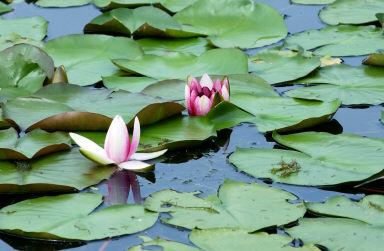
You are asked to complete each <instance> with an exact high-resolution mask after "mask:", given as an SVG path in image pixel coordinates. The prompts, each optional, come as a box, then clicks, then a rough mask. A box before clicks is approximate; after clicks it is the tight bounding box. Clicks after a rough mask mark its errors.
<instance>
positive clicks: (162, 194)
mask: <svg viewBox="0 0 384 251" xmlns="http://www.w3.org/2000/svg"><path fill="white" fill-rule="evenodd" d="M195 194H196V193H178V192H175V191H171V190H163V191H159V192H156V193H154V194H152V195H151V196H150V197H147V199H146V200H145V203H144V206H145V208H147V209H148V210H151V211H155V212H167V213H169V214H170V215H171V218H161V220H162V221H163V222H165V223H168V224H171V225H176V226H181V227H184V228H188V229H193V228H199V229H208V228H216V227H233V228H242V229H244V230H247V231H249V232H253V231H256V230H258V229H262V228H265V227H270V226H276V225H277V226H279V225H284V224H287V223H289V222H292V221H295V220H296V219H298V218H299V217H301V216H303V214H304V213H305V209H304V207H303V204H302V203H296V204H292V203H289V202H288V201H287V200H295V199H297V198H296V197H295V196H294V195H292V194H290V193H287V192H285V191H282V190H280V189H278V188H273V187H268V186H265V185H261V184H256V183H253V184H247V183H242V182H237V181H231V180H226V181H225V182H224V183H223V184H222V185H221V186H220V188H219V191H218V196H216V195H209V196H207V197H206V198H204V199H201V198H198V197H195Z"/></svg>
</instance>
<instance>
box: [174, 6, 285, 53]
mask: <svg viewBox="0 0 384 251" xmlns="http://www.w3.org/2000/svg"><path fill="white" fill-rule="evenodd" d="M174 18H175V19H176V20H177V21H178V22H179V23H180V24H181V25H182V26H183V30H184V31H189V32H194V33H203V34H205V35H207V36H208V37H207V39H208V40H209V41H210V42H211V43H212V44H213V45H215V46H217V47H221V48H233V47H239V48H244V49H245V48H254V47H262V46H264V45H268V44H272V43H275V42H278V41H279V40H281V39H283V38H284V37H285V36H286V35H287V28H286V26H285V23H284V20H283V17H282V16H281V15H280V13H278V12H277V11H276V10H275V9H273V8H272V7H270V6H269V5H267V4H264V3H261V2H253V1H249V0H225V1H215V0H199V1H197V2H195V3H194V4H193V5H191V6H189V7H187V8H185V9H183V10H181V11H180V12H178V13H177V14H176V15H175V16H174ZM266 23H268V25H267V26H266V25H265V24H266Z"/></svg>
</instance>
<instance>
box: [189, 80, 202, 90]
mask: <svg viewBox="0 0 384 251" xmlns="http://www.w3.org/2000/svg"><path fill="white" fill-rule="evenodd" d="M188 86H189V88H191V91H193V90H195V91H196V92H201V86H200V83H199V81H197V79H196V78H192V77H188Z"/></svg>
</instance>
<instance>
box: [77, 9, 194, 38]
mask: <svg viewBox="0 0 384 251" xmlns="http://www.w3.org/2000/svg"><path fill="white" fill-rule="evenodd" d="M84 31H85V32H95V33H106V34H123V35H128V36H130V35H135V36H142V37H148V36H151V37H194V36H196V35H199V34H200V33H197V32H196V33H192V32H185V31H183V30H182V27H181V25H180V24H179V23H178V22H177V21H176V20H175V19H173V17H172V16H170V15H169V14H168V13H166V12H165V11H163V10H160V9H158V8H154V7H152V6H143V7H139V8H136V9H128V8H119V9H114V10H111V11H108V12H105V13H103V14H101V15H100V16H98V17H96V18H94V19H93V20H92V21H91V22H90V23H88V24H87V25H86V26H85V27H84Z"/></svg>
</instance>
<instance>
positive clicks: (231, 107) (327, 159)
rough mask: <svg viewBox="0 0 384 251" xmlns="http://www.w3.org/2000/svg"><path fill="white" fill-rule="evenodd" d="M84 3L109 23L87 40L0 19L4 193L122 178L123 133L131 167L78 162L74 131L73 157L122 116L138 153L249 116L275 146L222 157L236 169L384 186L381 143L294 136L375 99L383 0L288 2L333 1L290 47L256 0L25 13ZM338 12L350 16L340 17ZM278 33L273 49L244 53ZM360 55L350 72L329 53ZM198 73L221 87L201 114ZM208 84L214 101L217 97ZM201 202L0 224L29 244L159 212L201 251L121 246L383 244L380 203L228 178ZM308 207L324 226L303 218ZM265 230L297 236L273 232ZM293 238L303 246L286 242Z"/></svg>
mask: <svg viewBox="0 0 384 251" xmlns="http://www.w3.org/2000/svg"><path fill="white" fill-rule="evenodd" d="M91 2H92V3H93V4H94V5H95V6H97V7H98V8H100V9H101V10H102V11H103V13H102V14H101V15H100V16H98V17H96V18H95V19H93V20H91V21H90V22H89V23H88V24H87V25H86V26H85V27H84V32H85V33H87V34H73V35H67V36H63V37H59V38H56V39H53V40H48V41H46V42H43V41H42V40H43V39H44V38H45V36H46V32H47V25H48V23H47V21H46V20H44V19H43V18H41V17H30V18H11V19H0V49H2V51H1V52H0V102H1V109H0V116H1V118H0V127H1V128H2V130H1V131H0V192H1V193H7V194H32V193H46V192H66V193H68V192H75V191H81V190H83V189H85V188H87V187H90V186H92V185H95V184H98V183H100V182H101V181H102V180H105V179H110V180H111V179H113V177H112V176H113V175H114V174H115V172H116V170H117V169H116V168H115V166H113V165H108V164H114V163H115V164H121V163H122V164H124V163H126V161H127V160H128V159H129V157H127V155H128V153H127V152H126V151H128V152H129V149H128V148H129V147H131V145H130V144H129V136H128V141H126V142H125V143H127V142H128V143H127V144H123V145H122V147H125V148H126V149H123V150H121V149H120V150H121V151H123V152H124V154H125V157H127V158H125V159H124V160H121V161H120V160H119V161H117V160H115V159H113V160H112V162H111V163H107V162H103V161H97V162H98V163H99V164H97V163H95V162H92V161H90V160H88V159H87V158H84V156H83V155H82V154H81V153H80V151H82V152H83V154H84V149H81V150H79V148H78V147H76V146H75V142H71V139H70V137H69V136H68V133H69V132H73V133H76V134H72V135H75V136H74V137H73V138H74V139H75V141H76V143H78V144H79V146H80V147H82V145H81V144H82V143H81V142H84V141H82V139H84V138H83V137H86V138H89V139H91V140H92V141H94V142H95V143H96V144H99V145H100V146H102V145H103V144H104V140H105V138H106V133H107V132H106V131H107V130H108V128H109V127H110V124H111V122H112V119H113V118H114V117H115V116H116V115H119V117H118V119H119V121H120V122H121V121H125V122H127V123H126V125H127V127H128V128H129V129H131V128H133V126H134V124H135V118H137V120H136V124H137V123H138V122H137V121H138V120H139V121H140V124H141V129H140V130H141V137H140V143H138V140H137V137H136V138H135V139H134V140H133V139H132V141H134V142H135V144H136V143H138V145H136V146H134V147H133V146H132V148H134V151H136V148H137V150H138V151H139V153H138V154H140V153H141V154H144V153H152V152H155V151H162V153H163V152H164V150H165V149H168V151H170V152H172V151H173V150H175V149H180V148H186V147H190V146H192V145H194V146H199V145H201V144H202V143H203V142H205V141H207V140H209V139H212V138H213V137H216V136H217V131H219V130H222V129H225V128H230V127H233V126H236V125H238V124H240V123H243V122H248V123H253V124H254V125H256V126H257V128H258V131H259V132H262V133H272V134H271V135H272V138H273V140H274V141H276V142H277V143H279V144H280V145H281V146H284V149H263V148H252V149H237V150H236V151H235V152H234V153H233V154H231V155H230V156H229V159H228V161H229V162H230V163H232V164H233V165H235V166H236V167H237V169H238V170H239V171H241V172H244V173H247V174H249V175H251V176H254V177H256V178H268V179H271V180H273V181H276V182H281V183H287V184H293V185H305V186H332V185H337V184H344V183H352V184H354V185H359V184H364V183H367V182H371V181H374V180H377V179H379V178H381V177H382V175H383V166H382V163H383V161H384V139H379V138H367V137H362V136H358V135H353V134H340V135H332V134H330V133H325V132H310V131H308V132H300V133H293V132H294V131H299V130H303V129H308V128H311V127H313V126H315V125H319V124H322V123H324V122H327V121H329V120H330V119H331V118H332V116H333V115H334V114H335V113H336V112H337V110H338V108H339V107H340V106H341V105H379V104H382V103H384V68H383V66H384V56H383V52H380V51H378V50H380V49H384V30H383V27H382V26H383V25H384V24H383V23H384V14H383V13H378V10H383V11H382V12H384V1H383V0H367V1H360V0H336V1H334V2H333V1H324V0H294V1H293V2H295V3H300V4H329V5H328V6H327V7H324V8H323V9H322V10H321V12H320V14H319V16H320V18H321V20H322V21H323V22H325V23H327V24H329V25H330V26H327V27H326V28H323V29H321V30H310V31H303V32H301V33H297V34H294V35H291V36H288V37H287V38H286V36H287V28H286V25H285V22H284V19H283V17H282V16H281V15H280V14H279V13H278V12H277V11H276V10H275V9H273V8H272V7H270V6H269V5H267V4H265V3H261V2H252V1H250V0H192V1H191V0H176V1H174V0H145V1H137V0H94V1H91V0H84V1H82V0H80V1H79V0H73V1H72V0H71V1H70V0H68V1H62V0H38V1H37V2H35V3H34V4H36V5H38V6H41V7H69V6H79V5H85V4H89V3H91ZM8 11H11V8H10V7H9V5H7V4H4V3H2V2H0V13H5V12H8ZM345 11H348V13H350V15H348V16H346V15H341V14H340V13H344V12H345ZM355 12H356V13H358V14H353V13H355ZM213 20H214V21H213ZM90 33H92V34H90ZM282 39H285V40H284V44H283V45H282V46H275V47H269V48H267V49H262V50H260V51H258V52H256V53H255V54H253V55H247V54H246V53H245V52H244V50H245V49H250V48H257V47H263V46H266V45H271V44H274V43H276V42H278V41H280V40H282ZM367 54H371V55H369V57H368V58H367V59H365V60H364V62H363V63H364V64H365V65H362V66H358V67H353V66H348V65H344V64H341V62H342V61H341V59H339V58H337V57H338V56H356V55H367ZM204 73H208V74H209V75H210V76H211V78H212V79H214V80H215V79H223V83H222V84H221V83H220V85H218V86H216V83H215V86H216V87H215V88H216V89H214V88H213V87H212V86H211V87H210V88H209V90H210V91H211V92H210V93H209V94H207V95H208V96H209V97H211V100H209V98H205V99H206V100H205V101H204V102H210V103H209V104H210V105H209V106H205V107H204V109H203V110H204V111H202V110H201V111H200V110H196V109H198V108H199V107H197V108H194V107H192V105H191V103H188V101H187V104H186V103H185V100H184V98H185V97H186V96H185V95H187V94H186V93H188V95H187V99H189V98H190V97H191V95H192V89H193V88H192V87H191V85H188V87H187V88H186V84H187V77H188V76H191V78H190V81H188V84H191V83H192V80H191V79H192V77H195V78H197V79H200V77H201V76H202V75H203V74H204ZM195 80H196V79H195ZM224 80H225V81H227V80H228V81H229V85H228V84H225V83H224ZM193 81H194V80H193ZM196 81H197V80H196ZM201 81H203V80H201ZM201 81H200V82H201ZM287 83H288V84H292V85H293V84H297V85H298V86H300V87H301V88H295V89H293V90H289V91H287V92H285V93H284V95H279V93H278V92H276V90H275V89H274V88H273V87H272V85H281V84H287ZM301 85H304V86H301ZM100 87H101V88H100ZM199 88H201V86H200V87H199ZM212 88H213V89H212ZM186 90H188V92H186ZM212 90H217V92H218V93H219V94H220V95H219V96H220V97H219V98H218V100H216V99H215V98H216V97H215V96H216V93H215V91H212ZM219 90H220V91H219ZM200 91H201V94H199V95H200V96H201V95H203V94H204V90H200ZM204 95H205V94H204ZM200 96H199V98H200ZM202 97H205V96H202ZM195 98H196V96H195ZM194 109H195V110H194ZM184 110H188V111H189V114H190V115H204V116H190V115H188V113H187V112H186V111H184ZM183 111H184V112H183ZM196 111H198V112H196ZM120 116H121V117H120ZM378 119H379V118H378ZM383 120H384V113H383V118H382V121H383ZM123 127H124V130H125V129H126V128H125V126H123ZM136 128H137V126H136ZM133 133H134V134H135V132H133ZM255 133H256V132H255ZM287 133H291V134H287ZM124 135H125V134H124ZM115 136H116V135H115ZM107 138H108V137H107ZM132 144H133V143H132ZM106 146H108V144H107V143H106ZM128 146H129V147H128ZM127 147H128V148H127ZM100 148H101V147H100ZM94 149H96V148H94ZM97 149H99V148H97ZM85 150H87V149H85ZM99 150H100V149H99ZM134 151H133V152H134ZM357 153H358V154H357ZM132 154H133V153H132ZM132 154H131V155H129V156H132ZM85 155H87V154H85ZM151 156H152V155H151ZM153 156H154V155H153ZM340 156H343V158H340ZM91 159H92V158H91ZM121 167H123V165H121ZM115 175H116V174H115ZM111 177H112V178H111ZM197 194H198V193H184V192H176V191H172V190H162V191H158V192H156V193H153V194H152V195H151V196H149V197H148V198H147V199H145V201H144V203H142V204H140V202H142V200H141V199H137V200H136V201H137V202H138V204H124V205H113V206H110V207H106V208H103V209H100V210H96V211H95V212H93V211H94V210H95V209H96V208H97V207H98V206H99V205H100V204H101V203H102V201H103V199H102V196H101V195H100V194H94V193H89V192H82V193H72V194H64V195H58V196H44V197H39V198H34V199H28V200H24V201H21V202H18V203H15V204H12V205H8V206H6V207H3V208H2V209H0V229H1V230H2V231H5V232H8V233H12V234H16V235H20V236H24V237H32V238H42V239H59V240H86V241H89V240H96V239H103V238H108V237H113V236H119V235H125V234H132V233H137V232H140V231H142V230H145V229H147V228H150V227H151V226H152V225H154V224H155V223H156V222H157V221H158V219H159V216H160V220H161V221H162V222H164V223H166V224H170V225H174V226H178V227H183V228H186V229H190V230H192V232H191V234H190V236H189V238H190V241H191V242H192V243H194V244H195V245H196V247H192V246H188V245H185V244H181V243H177V242H172V241H166V240H162V239H155V240H153V239H150V238H149V237H145V236H143V237H142V239H143V244H142V246H136V247H131V248H130V249H129V250H133V251H135V250H146V249H145V247H146V246H152V245H156V246H161V247H163V249H164V250H225V249H226V250H235V249H241V250H248V249H249V247H260V250H295V249H300V250H320V249H319V248H318V247H317V246H316V245H321V246H324V247H327V248H328V249H330V250H339V249H341V248H344V249H346V250H363V249H364V248H367V247H368V249H371V250H374V249H375V247H377V246H378V245H380V243H381V242H382V241H383V237H382V234H381V232H382V231H383V226H384V223H383V222H382V220H381V219H382V218H383V211H384V197H383V196H380V195H372V196H367V197H365V198H364V199H363V200H362V201H360V202H354V201H351V200H349V199H347V198H345V197H333V198H330V199H329V200H328V201H327V202H326V203H306V202H294V201H295V200H297V199H298V198H297V197H296V196H294V195H292V194H290V193H287V192H285V191H283V190H281V189H278V188H273V187H270V186H267V185H261V184H256V183H254V184H247V183H242V182H237V181H232V180H226V181H225V182H224V183H223V184H222V185H221V186H220V188H219V189H218V194H217V195H216V194H212V195H208V196H206V197H205V198H200V197H198V196H197ZM306 212H311V213H312V214H318V215H322V216H326V217H321V218H308V217H304V215H305V214H306ZM163 213H168V214H169V215H170V217H164V216H163ZM329 216H332V217H329ZM105 218H108V221H105ZM297 220H298V224H297V225H295V226H294V227H292V226H291V225H288V224H290V223H292V222H296V221H297ZM274 226H279V227H281V228H282V229H283V230H284V231H285V232H286V233H288V234H289V235H290V236H291V237H288V236H282V235H278V234H271V233H270V231H269V229H270V228H271V227H274ZM340 229H342V230H340ZM340 233H341V234H340ZM294 238H299V239H301V240H302V241H303V243H304V245H296V247H295V245H294V243H295V241H294ZM346 239H347V240H348V242H346V241H345V240H346ZM234 240H235V241H234ZM315 244H316V245H315Z"/></svg>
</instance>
